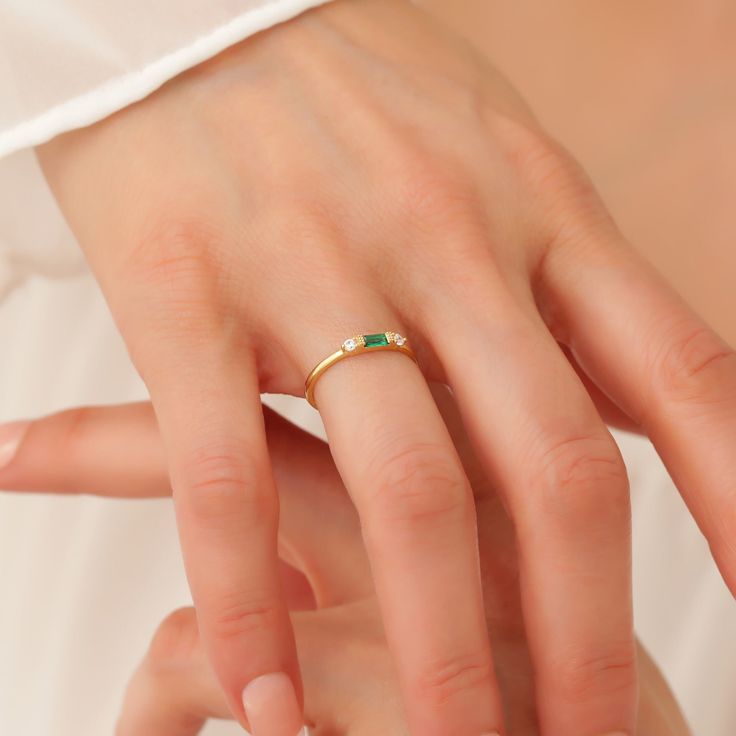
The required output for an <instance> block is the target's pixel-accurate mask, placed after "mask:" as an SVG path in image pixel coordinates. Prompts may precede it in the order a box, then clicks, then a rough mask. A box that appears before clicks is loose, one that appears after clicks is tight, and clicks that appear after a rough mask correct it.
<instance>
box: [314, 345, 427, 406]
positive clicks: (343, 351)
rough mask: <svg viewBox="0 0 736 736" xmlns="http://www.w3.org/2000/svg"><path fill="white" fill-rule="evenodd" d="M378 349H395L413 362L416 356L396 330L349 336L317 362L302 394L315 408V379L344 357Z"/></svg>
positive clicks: (415, 360)
mask: <svg viewBox="0 0 736 736" xmlns="http://www.w3.org/2000/svg"><path fill="white" fill-rule="evenodd" d="M378 350H397V351H398V352H400V353H404V355H408V356H409V357H410V358H411V359H412V360H413V361H414V362H415V363H416V362H417V356H416V355H414V351H413V350H412V349H411V348H410V347H409V343H408V341H407V339H406V338H405V337H404V336H403V335H400V334H399V333H398V332H377V333H375V334H373V335H356V336H355V337H349V338H348V339H347V340H345V342H344V343H343V344H342V345H341V346H340V349H339V350H338V351H337V352H335V353H332V355H328V356H327V357H326V358H325V359H324V360H323V361H322V362H321V363H318V364H317V365H316V366H315V367H314V368H313V369H312V372H311V373H310V374H309V375H308V376H307V380H306V382H305V384H304V394H305V396H306V397H307V401H308V402H309V403H310V404H311V405H312V406H313V407H314V408H315V409H316V408H317V404H316V402H315V400H314V387H315V385H316V384H317V379H318V378H319V377H320V376H321V375H322V374H323V373H324V372H325V371H326V370H327V369H328V368H331V367H332V366H333V365H335V363H339V362H340V361H341V360H343V359H344V358H351V357H352V356H354V355H362V354H363V353H369V352H374V351H378Z"/></svg>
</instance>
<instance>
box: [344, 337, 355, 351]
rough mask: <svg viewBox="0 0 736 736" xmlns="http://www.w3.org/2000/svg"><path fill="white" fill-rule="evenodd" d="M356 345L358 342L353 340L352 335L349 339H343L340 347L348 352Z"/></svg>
mask: <svg viewBox="0 0 736 736" xmlns="http://www.w3.org/2000/svg"><path fill="white" fill-rule="evenodd" d="M357 347H358V343H357V342H356V341H355V340H353V338H352V337H351V338H350V339H349V340H345V342H344V343H343V344H342V349H343V350H347V351H348V352H349V353H351V352H352V351H353V350H355V348H357Z"/></svg>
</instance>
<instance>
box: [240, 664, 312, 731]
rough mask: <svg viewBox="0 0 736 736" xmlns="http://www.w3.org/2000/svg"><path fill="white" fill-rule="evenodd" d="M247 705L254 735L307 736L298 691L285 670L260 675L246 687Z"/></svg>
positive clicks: (247, 713) (245, 705) (244, 702)
mask: <svg viewBox="0 0 736 736" xmlns="http://www.w3.org/2000/svg"><path fill="white" fill-rule="evenodd" d="M243 707H244V708H245V715H246V716H247V717H248V723H249V724H250V731H251V734H253V736H303V735H304V733H305V731H304V720H303V719H302V714H301V710H300V708H299V703H298V702H297V699H296V692H295V690H294V685H292V683H291V679H290V678H289V676H288V675H286V674H285V673H284V672H272V673H270V674H268V675H261V676H260V677H256V679H255V680H252V681H251V682H250V683H248V686H247V687H246V688H245V690H243Z"/></svg>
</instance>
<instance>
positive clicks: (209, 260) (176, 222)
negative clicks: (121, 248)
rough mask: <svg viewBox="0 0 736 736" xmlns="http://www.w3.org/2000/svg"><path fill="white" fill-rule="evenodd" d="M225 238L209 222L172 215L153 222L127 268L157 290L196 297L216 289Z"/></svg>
mask: <svg viewBox="0 0 736 736" xmlns="http://www.w3.org/2000/svg"><path fill="white" fill-rule="evenodd" d="M221 239H222V236H221V233H220V232H219V230H218V229H217V228H216V227H215V226H214V225H213V224H211V223H210V222H209V221H206V220H204V219H200V218H197V217H193V216H179V215H168V216H166V217H163V216H162V217H161V218H159V219H157V220H154V221H153V222H151V223H150V224H149V225H148V227H147V228H146V229H145V230H144V231H143V233H142V235H141V236H140V237H139V240H138V243H137V245H136V246H135V247H134V248H133V249H132V251H131V253H130V255H129V256H128V260H127V261H126V266H127V268H128V269H130V271H132V272H133V273H134V274H135V277H136V278H137V279H143V280H144V281H145V282H147V283H150V284H151V285H153V286H156V287H164V288H168V289H180V290H181V291H182V293H183V294H187V293H190V292H191V293H192V294H196V293H198V292H200V291H205V290H206V291H208V290H210V289H211V288H212V282H213V280H214V275H215V274H216V273H217V271H218V270H219V269H218V262H219V252H220V248H219V246H218V243H219V242H220V241H221Z"/></svg>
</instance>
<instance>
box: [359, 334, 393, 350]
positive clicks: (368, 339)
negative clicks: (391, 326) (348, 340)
mask: <svg viewBox="0 0 736 736" xmlns="http://www.w3.org/2000/svg"><path fill="white" fill-rule="evenodd" d="M363 339H364V340H365V346H366V347H367V348H376V347H378V346H379V345H388V337H387V336H386V333H385V332H379V333H378V334H376V335H363Z"/></svg>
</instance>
